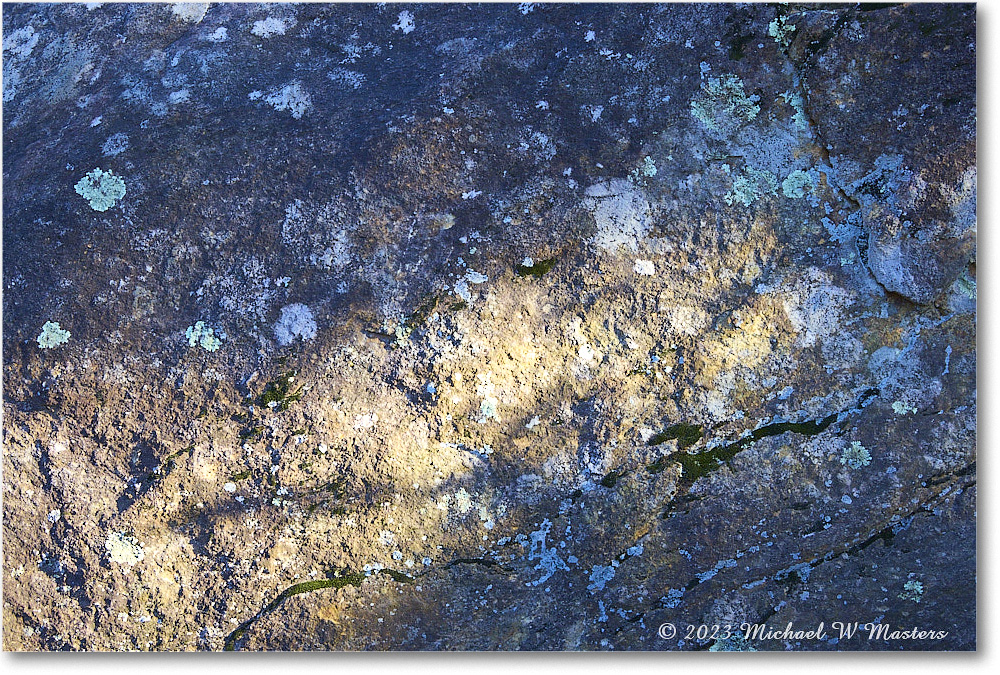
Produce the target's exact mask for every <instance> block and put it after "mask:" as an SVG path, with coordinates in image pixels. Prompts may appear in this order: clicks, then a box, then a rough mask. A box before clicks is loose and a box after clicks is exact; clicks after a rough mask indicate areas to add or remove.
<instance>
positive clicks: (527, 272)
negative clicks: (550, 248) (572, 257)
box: [514, 257, 558, 279]
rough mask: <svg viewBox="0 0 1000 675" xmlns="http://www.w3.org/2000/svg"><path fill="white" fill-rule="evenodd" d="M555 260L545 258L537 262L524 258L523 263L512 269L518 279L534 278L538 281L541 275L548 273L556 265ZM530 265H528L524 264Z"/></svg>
mask: <svg viewBox="0 0 1000 675" xmlns="http://www.w3.org/2000/svg"><path fill="white" fill-rule="evenodd" d="M557 260H558V257H556V258H547V259H545V260H539V261H538V262H535V261H533V260H532V259H531V258H525V259H524V262H523V263H522V264H520V265H518V266H517V267H516V268H514V271H515V272H516V273H517V276H519V277H529V276H530V277H535V278H536V279H540V278H541V277H542V276H543V275H545V274H546V273H548V272H549V271H550V270H551V269H552V268H553V267H555V265H556V261H557ZM525 263H530V264H525Z"/></svg>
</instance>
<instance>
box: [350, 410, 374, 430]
mask: <svg viewBox="0 0 1000 675" xmlns="http://www.w3.org/2000/svg"><path fill="white" fill-rule="evenodd" d="M376 424H378V415H377V414H375V413H367V414H364V415H355V416H354V430H355V431H370V430H372V429H374V428H375V425H376Z"/></svg>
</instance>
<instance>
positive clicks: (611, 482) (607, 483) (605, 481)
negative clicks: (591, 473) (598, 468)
mask: <svg viewBox="0 0 1000 675" xmlns="http://www.w3.org/2000/svg"><path fill="white" fill-rule="evenodd" d="M618 478H619V476H618V474H617V473H615V472H614V471H612V472H610V473H609V474H608V475H606V476H605V477H604V478H602V479H601V485H603V486H604V487H606V488H613V487H614V486H615V484H616V483H617V482H618Z"/></svg>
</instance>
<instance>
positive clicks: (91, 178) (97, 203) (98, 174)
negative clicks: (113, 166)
mask: <svg viewBox="0 0 1000 675" xmlns="http://www.w3.org/2000/svg"><path fill="white" fill-rule="evenodd" d="M74 188H75V189H76V193H77V194H78V195H80V196H81V197H83V198H84V199H86V200H87V201H88V202H90V208H92V209H94V210H95V211H107V210H108V209H110V208H111V207H112V206H114V205H115V204H116V203H117V202H118V200H119V199H121V198H122V197H124V196H125V181H123V180H122V179H121V178H120V177H118V176H116V175H115V174H114V173H112V172H111V171H104V170H102V169H101V168H96V169H94V170H93V171H91V172H90V173H88V174H87V175H86V176H84V177H83V178H81V179H80V181H79V182H78V183H77V184H76V185H75V186H74Z"/></svg>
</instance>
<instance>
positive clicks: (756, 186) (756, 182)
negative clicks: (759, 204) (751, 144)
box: [723, 166, 778, 206]
mask: <svg viewBox="0 0 1000 675" xmlns="http://www.w3.org/2000/svg"><path fill="white" fill-rule="evenodd" d="M777 190H778V179H777V178H775V176H774V174H773V173H771V172H770V171H767V170H764V171H759V170H757V169H755V168H753V167H752V166H748V167H745V168H744V169H743V173H742V174H741V175H739V176H737V177H736V178H734V179H733V189H732V190H730V191H729V192H727V193H726V194H725V195H724V196H723V199H725V200H726V203H727V204H729V205H730V206H733V205H734V204H742V205H743V206H750V205H751V204H753V203H754V202H755V201H757V200H758V199H760V198H762V197H766V196H768V195H772V194H774V193H775V192H777Z"/></svg>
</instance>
